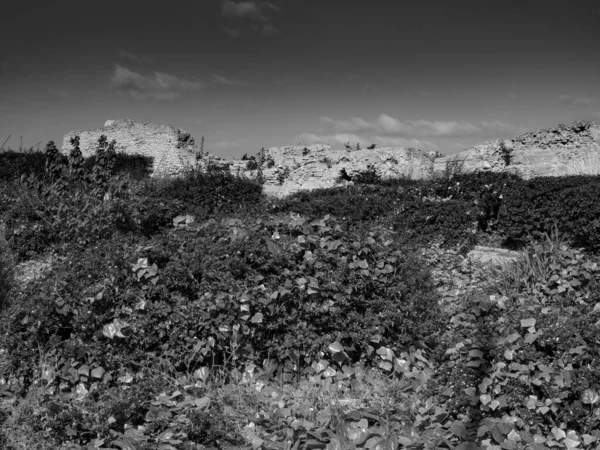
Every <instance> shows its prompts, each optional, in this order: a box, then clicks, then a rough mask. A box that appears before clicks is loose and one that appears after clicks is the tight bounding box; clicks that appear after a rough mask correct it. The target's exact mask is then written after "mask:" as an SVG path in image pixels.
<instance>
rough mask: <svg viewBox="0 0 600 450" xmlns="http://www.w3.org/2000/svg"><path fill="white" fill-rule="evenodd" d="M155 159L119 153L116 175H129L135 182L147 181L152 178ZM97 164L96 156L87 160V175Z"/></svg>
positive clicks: (85, 167)
mask: <svg viewBox="0 0 600 450" xmlns="http://www.w3.org/2000/svg"><path fill="white" fill-rule="evenodd" d="M153 163H154V158H152V157H151V156H145V155H131V154H128V153H124V152H118V153H117V154H116V157H115V161H114V169H113V170H114V173H115V174H117V175H118V174H129V175H130V177H131V178H132V179H133V180H145V179H147V178H149V177H150V174H151V173H152V167H153ZM95 164H96V156H95V155H92V156H90V157H88V158H86V159H85V163H84V165H83V168H84V171H85V172H86V173H91V172H92V168H93V167H94V165H95Z"/></svg>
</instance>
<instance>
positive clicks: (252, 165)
mask: <svg viewBox="0 0 600 450" xmlns="http://www.w3.org/2000/svg"><path fill="white" fill-rule="evenodd" d="M257 169H258V161H257V160H256V158H255V157H254V156H251V157H250V159H248V161H247V162H246V170H257Z"/></svg>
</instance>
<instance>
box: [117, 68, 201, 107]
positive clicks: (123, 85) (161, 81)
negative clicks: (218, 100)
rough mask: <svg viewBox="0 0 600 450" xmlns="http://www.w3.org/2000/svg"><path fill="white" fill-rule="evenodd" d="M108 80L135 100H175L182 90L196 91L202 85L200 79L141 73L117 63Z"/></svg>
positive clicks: (160, 73)
mask: <svg viewBox="0 0 600 450" xmlns="http://www.w3.org/2000/svg"><path fill="white" fill-rule="evenodd" d="M110 81H111V84H112V86H113V87H114V88H115V89H117V90H119V91H121V92H126V93H127V94H129V95H131V96H132V97H133V98H135V99H136V100H148V99H151V100H164V101H168V100H175V99H177V98H179V97H181V94H182V93H183V92H191V91H197V90H198V89H201V88H203V87H204V83H202V82H201V81H189V80H185V79H183V78H178V77H176V76H175V75H171V74H168V73H162V72H154V74H153V75H142V74H140V73H137V72H133V71H131V70H129V69H127V68H126V67H123V66H120V65H118V64H115V72H114V73H113V75H112V76H111V77H110Z"/></svg>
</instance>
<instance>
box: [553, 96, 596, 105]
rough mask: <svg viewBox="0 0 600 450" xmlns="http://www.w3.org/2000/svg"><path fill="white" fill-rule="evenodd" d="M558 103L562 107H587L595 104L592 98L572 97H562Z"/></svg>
mask: <svg viewBox="0 0 600 450" xmlns="http://www.w3.org/2000/svg"><path fill="white" fill-rule="evenodd" d="M558 101H559V103H560V104H561V105H562V106H586V105H590V104H591V103H592V102H593V100H592V99H591V98H590V97H574V96H572V95H561V96H560V97H558Z"/></svg>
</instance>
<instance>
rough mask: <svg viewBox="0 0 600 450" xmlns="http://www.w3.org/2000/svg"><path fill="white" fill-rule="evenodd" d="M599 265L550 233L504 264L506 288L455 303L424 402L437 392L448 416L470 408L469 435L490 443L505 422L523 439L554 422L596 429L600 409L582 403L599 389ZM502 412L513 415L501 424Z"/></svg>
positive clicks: (499, 438)
mask: <svg viewBox="0 0 600 450" xmlns="http://www.w3.org/2000/svg"><path fill="white" fill-rule="evenodd" d="M599 272H600V268H599V266H598V261H590V260H587V259H586V258H584V255H583V254H582V253H581V252H580V251H577V250H574V249H569V248H568V247H566V246H564V245H562V244H561V243H559V242H558V243H557V242H556V240H555V239H554V240H551V239H548V241H547V242H544V243H543V244H534V246H533V247H530V248H529V250H528V251H527V253H526V255H524V256H523V257H521V258H519V259H518V260H517V262H516V263H515V264H514V266H512V267H511V268H508V271H507V272H506V273H505V277H506V279H505V282H504V283H503V286H505V287H510V289H509V290H508V291H507V290H506V289H502V290H501V291H500V292H494V291H493V290H491V291H489V292H487V293H481V294H477V295H474V296H471V297H470V298H468V299H466V301H465V302H461V303H460V304H457V305H455V308H454V309H452V310H451V311H450V313H449V316H448V317H447V319H446V320H447V323H448V324H449V325H448V329H447V331H446V335H445V337H444V338H443V339H442V346H441V347H440V350H443V349H444V348H445V349H446V351H445V353H444V354H443V355H442V354H439V355H438V358H439V363H438V364H439V369H438V370H437V371H436V375H435V377H434V379H433V380H432V381H433V382H432V384H431V387H432V388H433V389H434V390H432V391H430V393H431V394H432V395H433V398H435V399H436V400H433V398H432V399H430V402H431V403H430V404H431V405H432V408H434V406H433V405H435V404H436V401H439V402H440V403H438V405H441V404H444V412H445V413H448V414H450V415H451V417H452V418H458V417H466V418H468V420H463V421H462V423H463V424H464V426H466V427H467V429H470V430H472V432H473V433H474V434H473V436H475V433H476V435H477V436H478V438H479V439H485V438H487V437H489V438H491V439H493V440H494V441H495V442H497V443H498V444H500V443H502V442H503V440H504V439H508V440H510V439H511V438H510V437H506V436H507V435H508V434H509V433H510V432H511V431H513V430H514V432H515V433H518V435H519V436H520V439H522V440H523V441H525V442H526V443H530V444H532V443H533V442H534V439H533V436H534V435H537V436H539V439H540V440H538V441H536V442H537V443H538V444H541V443H543V442H546V438H545V436H552V434H554V436H555V439H557V440H559V439H562V438H561V437H560V436H559V435H557V434H556V433H557V431H556V430H557V429H565V430H567V432H568V431H569V430H571V431H573V432H576V433H581V434H585V433H587V434H594V433H597V431H596V430H597V429H598V426H599V425H600V417H599V416H598V415H597V414H595V415H593V414H591V413H590V412H591V411H592V406H593V404H594V403H596V402H597V401H598V392H600V382H599V380H600V364H599V363H598V361H599V357H600V350H599V348H598V345H597V335H598V333H599V332H600V323H599V322H598V320H597V317H595V313H594V311H597V309H598V304H599V303H598V301H599V300H600V296H599V294H598V292H599V291H598V287H599V286H598V282H597V278H598V273H599ZM503 293H505V294H507V296H505V295H502V294H503ZM490 294H493V295H490ZM441 412H442V411H438V413H441ZM503 417H514V420H513V421H511V422H510V423H509V426H508V427H504V426H500V427H499V425H500V424H501V423H502V422H503V420H502V418H503ZM553 430H554V431H553ZM565 434H566V432H565ZM513 436H514V434H513ZM575 439H577V438H575ZM548 442H550V441H548Z"/></svg>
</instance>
